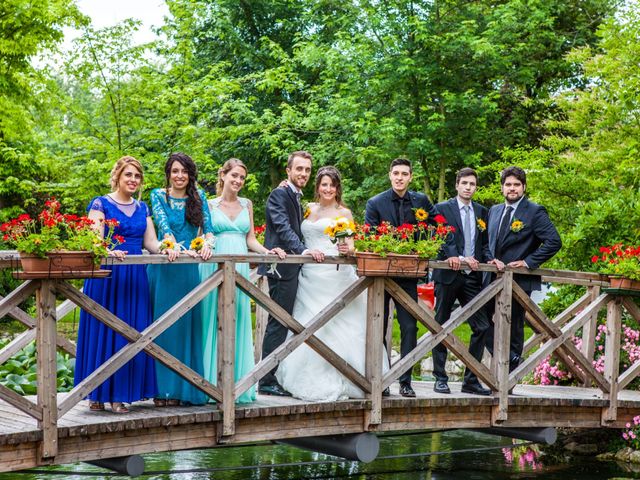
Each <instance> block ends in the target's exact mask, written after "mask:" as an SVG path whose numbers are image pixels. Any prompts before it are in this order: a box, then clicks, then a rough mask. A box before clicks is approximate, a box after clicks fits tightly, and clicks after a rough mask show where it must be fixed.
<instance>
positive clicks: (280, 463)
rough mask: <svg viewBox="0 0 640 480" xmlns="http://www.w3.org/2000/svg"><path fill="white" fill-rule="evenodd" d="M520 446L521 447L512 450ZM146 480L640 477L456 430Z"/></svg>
mask: <svg viewBox="0 0 640 480" xmlns="http://www.w3.org/2000/svg"><path fill="white" fill-rule="evenodd" d="M514 442H517V443H518V444H520V445H519V446H515V447H514ZM144 458H145V464H146V467H145V472H146V473H145V474H144V475H142V476H140V477H138V478H140V479H143V480H150V479H153V480H205V479H216V480H240V479H243V480H244V479H255V480H263V479H265V480H266V479H269V480H279V479H283V480H284V479H286V480H293V479H334V478H336V479H337V478H349V479H372V480H373V479H375V480H409V479H411V480H418V479H431V480H462V479H464V480H489V479H491V480H494V479H495V480H500V479H525V478H526V479H545V480H561V479H562V480H570V479H580V480H603V479H613V478H620V477H623V478H640V473H634V472H633V471H630V469H629V468H628V467H626V466H624V465H620V464H617V463H614V462H600V461H597V460H595V459H593V458H590V457H587V458H584V457H580V458H571V459H568V460H566V461H564V462H561V463H558V462H557V461H551V460H550V458H549V457H547V456H545V455H542V454H540V453H539V449H538V447H537V446H536V445H533V444H530V443H529V442H523V441H519V440H515V441H512V440H511V439H508V438H501V437H494V436H490V435H485V434H481V433H475V432H470V431H463V430H454V431H446V432H435V433H420V434H416V433H411V434H401V433H398V434H395V433H394V434H392V435H384V436H381V438H380V454H379V457H378V459H377V460H375V461H373V462H371V463H368V464H363V463H357V462H349V461H344V460H340V459H336V458H335V457H330V456H327V455H322V454H317V453H313V452H307V451H304V450H299V449H297V448H293V447H288V446H285V445H279V444H272V443H264V444H256V445H250V446H233V447H221V448H217V449H212V450H191V451H182V452H173V453H160V454H150V455H145V456H144ZM113 478H122V477H121V476H119V475H116V474H107V473H105V471H104V470H101V469H98V468H97V467H93V466H91V465H88V464H83V463H80V464H74V465H60V466H56V467H50V468H41V469H38V470H32V471H30V472H25V473H22V472H12V473H5V474H0V480H58V479H65V480H80V479H93V480H107V479H113Z"/></svg>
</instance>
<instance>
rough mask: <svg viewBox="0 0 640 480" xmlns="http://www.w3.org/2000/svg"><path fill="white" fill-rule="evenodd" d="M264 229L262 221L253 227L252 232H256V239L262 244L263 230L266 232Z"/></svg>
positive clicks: (264, 224) (265, 226) (265, 228)
mask: <svg viewBox="0 0 640 480" xmlns="http://www.w3.org/2000/svg"><path fill="white" fill-rule="evenodd" d="M266 230H267V225H266V223H263V224H262V225H258V226H257V227H254V229H253V233H255V234H256V239H257V240H258V241H259V242H260V243H261V244H263V245H264V232H266Z"/></svg>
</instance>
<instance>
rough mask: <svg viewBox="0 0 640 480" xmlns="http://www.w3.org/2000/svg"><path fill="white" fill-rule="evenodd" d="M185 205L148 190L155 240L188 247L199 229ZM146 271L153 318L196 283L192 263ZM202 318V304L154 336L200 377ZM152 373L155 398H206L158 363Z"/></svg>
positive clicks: (193, 400)
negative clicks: (170, 238)
mask: <svg viewBox="0 0 640 480" xmlns="http://www.w3.org/2000/svg"><path fill="white" fill-rule="evenodd" d="M199 194H200V198H201V200H202V213H203V220H204V233H210V232H211V231H212V226H211V215H210V214H209V207H208V206H207V200H206V197H205V195H204V191H202V190H200V191H199ZM186 204H187V199H186V198H173V197H171V196H169V197H168V199H167V194H166V193H165V190H164V189H161V188H156V189H155V190H153V191H152V192H151V208H152V209H153V217H154V220H155V222H156V226H157V228H158V239H159V240H161V239H163V238H164V236H165V235H166V234H171V235H173V236H174V238H175V239H176V241H177V242H178V243H181V244H182V245H183V246H184V247H185V248H187V249H188V248H189V245H190V243H191V240H193V239H194V238H195V237H197V236H198V234H199V233H200V232H199V228H198V227H194V226H193V225H191V224H190V223H189V222H187V220H186V218H185V208H186ZM147 273H148V275H149V286H150V288H151V298H152V304H153V318H154V320H157V319H158V318H159V317H160V316H162V315H163V314H164V313H165V312H166V311H167V310H169V309H170V308H171V307H173V306H174V305H175V304H176V303H178V302H179V301H180V300H181V299H182V298H183V297H184V296H185V295H187V294H188V293H189V292H191V291H192V290H193V289H194V288H196V287H197V286H198V284H199V283H200V275H199V273H198V265H197V264H196V263H190V264H189V263H188V264H176V265H171V264H164V265H149V266H148V267H147ZM202 321H203V319H202V307H201V305H200V304H198V305H196V306H195V307H193V308H192V309H191V310H189V311H188V312H187V313H186V314H184V315H183V316H182V317H180V319H179V320H178V321H177V322H176V323H174V324H173V325H172V326H171V327H169V328H168V329H167V330H165V331H164V332H163V333H162V334H161V335H160V336H159V337H158V338H157V339H156V343H157V344H158V345H159V346H160V347H162V348H164V349H165V350H166V351H167V352H169V353H170V354H171V355H173V356H174V357H176V358H177V359H178V360H180V361H181V362H182V363H184V364H185V365H187V366H188V367H189V368H191V369H192V370H194V371H195V372H197V373H198V374H200V375H201V376H204V367H203V351H202V337H203V325H202ZM156 375H157V379H158V398H161V399H172V400H181V401H182V402H184V403H190V404H192V405H202V404H204V403H206V402H207V400H208V397H207V395H206V394H205V393H204V392H202V391H200V390H198V389H197V388H196V387H194V386H193V385H191V384H190V383H189V382H187V381H186V380H184V379H183V378H182V377H181V376H179V375H178V374H177V373H175V372H174V371H173V370H170V369H169V368H167V367H165V366H164V365H162V364H161V363H159V362H157V364H156Z"/></svg>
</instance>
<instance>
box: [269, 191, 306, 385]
mask: <svg viewBox="0 0 640 480" xmlns="http://www.w3.org/2000/svg"><path fill="white" fill-rule="evenodd" d="M301 224H302V209H301V207H300V202H299V201H298V199H297V198H296V194H295V193H294V192H293V190H291V188H290V187H289V186H287V187H278V188H276V189H275V190H273V191H272V192H271V193H270V194H269V198H268V199H267V205H266V226H267V228H266V231H265V237H264V246H265V247H266V248H269V249H271V248H275V247H280V248H282V249H283V250H284V251H285V252H287V253H289V254H296V255H300V254H301V253H302V252H303V251H304V250H305V246H304V243H302V232H301V231H300V225H301ZM268 270H269V266H268V265H265V264H262V265H261V266H260V269H259V272H260V273H261V274H262V275H266V276H267V277H268V281H269V296H270V297H271V299H272V300H274V301H275V302H276V303H277V304H278V305H280V306H281V307H282V308H284V309H285V310H286V311H287V312H288V313H290V314H291V313H293V305H294V303H295V300H296V293H297V291H298V273H299V272H300V264H295V263H292V264H284V263H281V264H279V265H278V268H277V270H276V271H275V272H272V273H269V271H268ZM287 332H288V330H287V327H285V326H284V325H282V324H281V323H280V322H279V321H278V320H276V319H275V318H274V317H272V316H271V315H269V320H268V321H267V328H266V330H265V333H264V340H263V342H262V358H265V357H266V356H267V355H269V354H270V353H271V352H273V351H274V350H275V349H276V348H278V347H279V346H280V345H282V343H283V342H284V341H285V339H286V338H287ZM275 373H276V369H275V368H274V369H273V370H272V371H271V372H269V373H268V374H267V375H266V376H265V377H263V378H262V379H261V380H260V385H262V386H267V385H275V384H276V383H277V380H276V377H275Z"/></svg>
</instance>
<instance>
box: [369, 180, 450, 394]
mask: <svg viewBox="0 0 640 480" xmlns="http://www.w3.org/2000/svg"><path fill="white" fill-rule="evenodd" d="M394 196H395V197H397V195H395V193H394V191H393V189H389V190H387V191H384V192H382V193H379V194H378V195H376V196H375V197H373V198H370V199H369V200H368V201H367V208H366V211H365V216H364V221H365V223H367V224H369V225H371V226H372V227H377V226H378V225H380V224H381V223H382V222H384V221H386V222H389V223H391V225H393V226H395V227H397V226H399V225H400V224H401V223H402V222H401V220H402V219H401V218H400V217H399V212H398V210H397V208H396V207H397V204H396V202H397V200H394V198H395V197H394ZM404 198H405V199H406V200H408V202H405V203H404V205H403V208H404V215H403V216H404V223H411V224H414V225H415V224H416V223H418V222H417V220H416V217H415V211H414V210H413V209H417V208H423V209H424V210H425V211H426V212H427V213H428V214H429V218H428V219H427V220H428V222H429V223H434V221H433V217H435V216H436V215H437V214H438V211H437V210H436V208H435V207H434V206H433V204H432V203H431V202H430V201H429V199H428V198H427V196H426V195H425V194H423V193H419V192H411V191H409V192H407V193H406V194H405V197H404ZM393 280H394V281H395V282H396V283H397V284H398V285H399V286H400V287H401V288H402V289H403V290H404V291H405V292H407V293H408V294H409V295H410V296H411V298H413V299H414V300H415V301H418V290H417V285H418V280H416V279H413V278H394V279H393ZM389 299H390V297H389V294H387V293H385V300H384V330H385V331H386V330H387V323H388V318H389ZM396 312H397V314H398V323H399V324H400V355H401V356H402V357H404V356H405V355H407V354H408V353H409V352H411V350H413V349H414V348H415V346H416V344H417V341H418V340H417V339H418V327H417V325H416V319H415V318H413V317H412V316H411V314H410V313H409V312H407V311H406V310H405V309H404V308H403V307H402V306H400V305H396ZM385 346H386V345H385ZM399 380H400V383H401V384H402V383H404V384H409V385H410V384H411V369H409V370H407V371H406V372H404V373H403V374H402V375H401V376H400V379H399Z"/></svg>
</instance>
